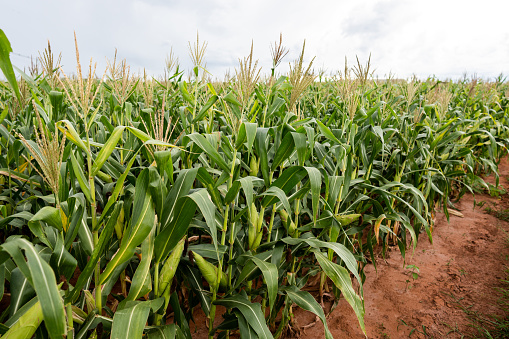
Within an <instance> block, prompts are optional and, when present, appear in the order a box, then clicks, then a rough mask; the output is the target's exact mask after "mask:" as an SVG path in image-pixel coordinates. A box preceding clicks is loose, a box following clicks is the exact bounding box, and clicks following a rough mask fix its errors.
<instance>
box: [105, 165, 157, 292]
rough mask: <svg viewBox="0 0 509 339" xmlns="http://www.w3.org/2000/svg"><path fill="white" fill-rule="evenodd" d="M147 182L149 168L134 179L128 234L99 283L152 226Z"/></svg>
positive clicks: (123, 260)
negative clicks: (132, 203)
mask: <svg viewBox="0 0 509 339" xmlns="http://www.w3.org/2000/svg"><path fill="white" fill-rule="evenodd" d="M148 184H149V170H148V169H144V170H143V171H142V172H141V174H140V176H139V177H138V179H137V180H136V191H135V194H134V207H133V212H132V217H131V225H130V228H129V229H128V234H124V236H123V238H122V243H121V244H120V248H119V249H118V251H117V253H116V254H115V256H114V257H113V258H112V259H111V260H110V262H109V263H108V264H107V265H106V268H105V269H104V272H103V273H102V274H101V279H100V284H104V283H105V282H106V280H107V279H108V278H109V277H110V275H111V273H112V272H113V270H114V269H115V268H116V267H117V266H118V265H120V264H121V263H123V262H125V261H127V260H129V259H131V257H132V256H133V254H134V251H135V248H136V246H138V245H140V244H141V243H142V241H143V240H144V239H145V238H146V237H147V236H148V234H149V233H150V231H151V230H152V228H153V227H154V220H155V210H154V206H153V203H152V196H151V195H150V193H149V190H148Z"/></svg>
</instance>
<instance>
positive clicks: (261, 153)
mask: <svg viewBox="0 0 509 339" xmlns="http://www.w3.org/2000/svg"><path fill="white" fill-rule="evenodd" d="M267 132H268V128H258V129H257V130H256V137H255V143H254V144H255V151H256V154H257V156H258V158H259V159H260V170H261V172H262V175H263V180H264V181H265V186H270V176H269V160H268V157H267V146H266V145H265V142H266V140H267Z"/></svg>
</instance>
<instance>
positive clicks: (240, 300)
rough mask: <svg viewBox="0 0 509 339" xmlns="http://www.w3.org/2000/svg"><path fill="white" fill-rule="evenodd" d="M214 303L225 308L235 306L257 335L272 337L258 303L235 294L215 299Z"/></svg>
mask: <svg viewBox="0 0 509 339" xmlns="http://www.w3.org/2000/svg"><path fill="white" fill-rule="evenodd" d="M214 304H215V305H222V306H224V307H227V308H237V309H238V310H239V311H240V312H241V313H242V315H243V316H244V318H245V319H246V320H247V322H248V323H249V325H250V326H251V327H252V328H253V329H254V330H255V332H256V334H258V337H260V338H267V339H269V338H273V336H272V333H270V331H269V328H268V327H267V324H266V323H265V317H264V315H263V313H262V308H261V305H260V304H259V303H251V302H250V301H249V300H248V299H247V297H245V296H241V295H239V294H237V295H234V296H232V297H229V298H224V299H220V300H216V301H214Z"/></svg>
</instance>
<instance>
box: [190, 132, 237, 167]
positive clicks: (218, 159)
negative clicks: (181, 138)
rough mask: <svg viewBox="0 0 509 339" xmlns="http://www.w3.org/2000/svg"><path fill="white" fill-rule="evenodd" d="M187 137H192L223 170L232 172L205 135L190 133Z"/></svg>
mask: <svg viewBox="0 0 509 339" xmlns="http://www.w3.org/2000/svg"><path fill="white" fill-rule="evenodd" d="M186 138H189V139H191V140H192V141H193V142H194V143H195V144H196V145H197V146H198V147H199V148H200V149H201V150H202V151H203V152H205V153H206V154H207V155H208V156H209V158H210V159H211V160H212V161H214V162H215V163H216V164H217V165H218V166H219V167H220V168H221V169H222V170H223V171H226V172H230V168H229V167H228V164H227V163H226V161H224V159H223V158H222V157H221V155H220V154H219V152H218V151H217V150H216V149H215V148H214V147H213V146H212V145H211V144H210V142H209V141H208V140H207V138H205V137H204V136H203V135H201V134H198V133H193V134H189V135H187V136H186Z"/></svg>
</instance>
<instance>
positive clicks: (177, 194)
mask: <svg viewBox="0 0 509 339" xmlns="http://www.w3.org/2000/svg"><path fill="white" fill-rule="evenodd" d="M197 174H198V168H191V169H184V170H182V171H180V173H179V176H178V177H177V180H175V184H174V185H173V187H172V188H171V190H170V193H169V194H168V195H167V196H166V199H165V200H164V210H163V214H162V216H161V220H160V222H161V230H164V229H165V228H166V227H167V226H168V225H170V221H171V219H172V217H173V213H174V211H175V207H176V205H177V201H178V200H179V199H180V198H181V197H183V196H185V195H187V194H188V193H189V190H190V189H191V188H192V187H193V183H194V180H195V179H196V175H197ZM179 239H180V238H179Z"/></svg>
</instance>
